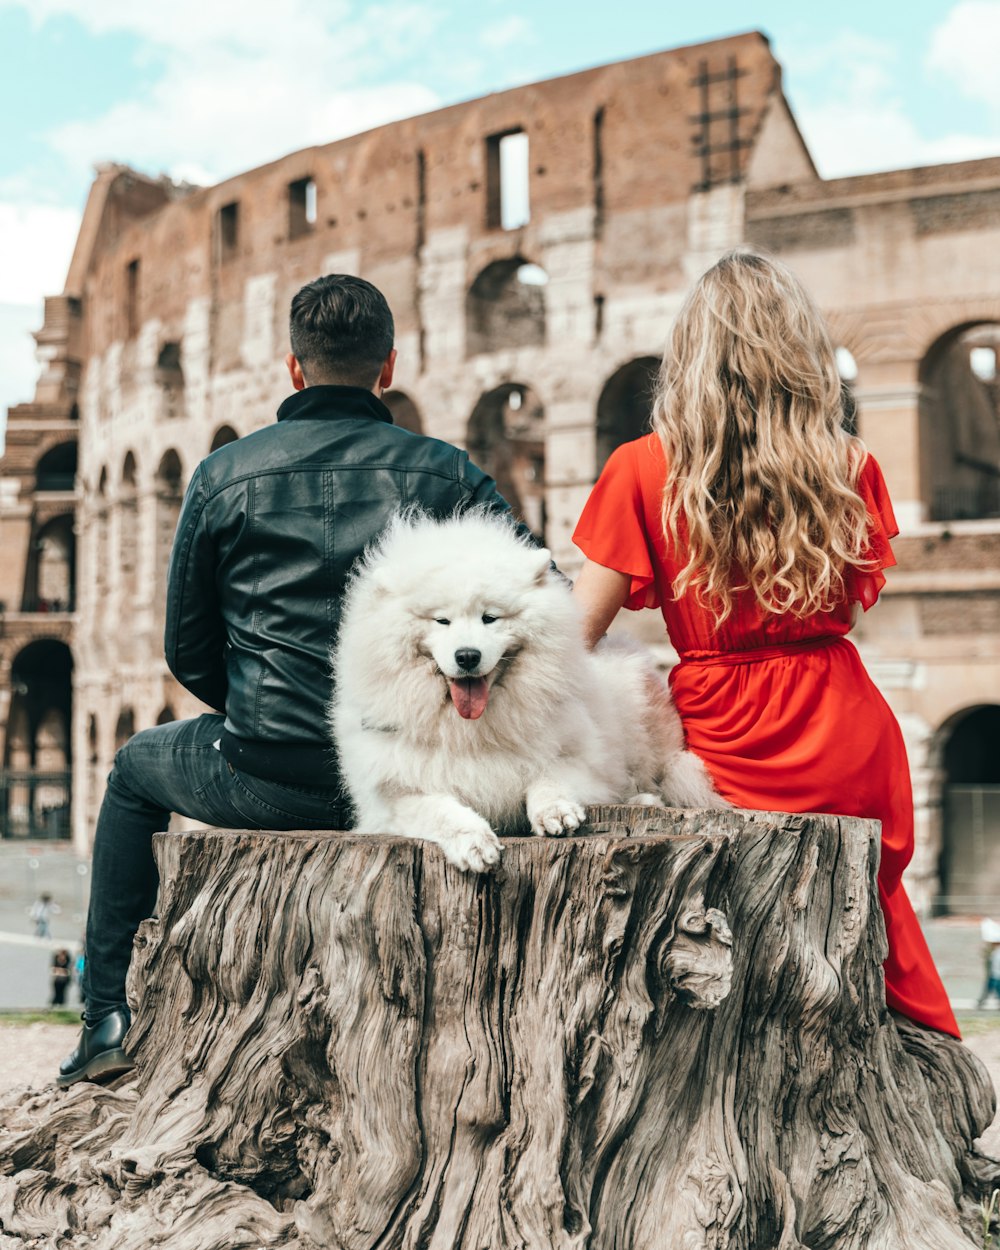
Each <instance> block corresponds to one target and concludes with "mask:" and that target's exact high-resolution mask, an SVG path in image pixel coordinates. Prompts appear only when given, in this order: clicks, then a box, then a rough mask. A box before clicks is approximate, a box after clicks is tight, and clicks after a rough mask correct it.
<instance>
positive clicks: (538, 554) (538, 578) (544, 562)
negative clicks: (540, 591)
mask: <svg viewBox="0 0 1000 1250" xmlns="http://www.w3.org/2000/svg"><path fill="white" fill-rule="evenodd" d="M533 555H534V557H535V559H536V561H537V565H536V568H535V582H536V583H537V584H538V585H539V586H541V585H543V584H544V583H545V581H546V579H547V578H548V576H549V569H550V568H551V567H552V552H551V551H549V549H548V547H539V548H537V550H535V551H534V552H533Z"/></svg>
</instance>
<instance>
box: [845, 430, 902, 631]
mask: <svg viewBox="0 0 1000 1250" xmlns="http://www.w3.org/2000/svg"><path fill="white" fill-rule="evenodd" d="M858 494H859V495H860V496H861V498H862V499H863V500H864V501H865V506H866V508H867V509H868V546H867V547H866V548H865V550H864V551H863V552H862V555H863V557H864V559H865V560H867V561H870V564H869V567H868V568H867V569H859V568H855V567H853V566H852V567H850V568H849V569H848V570H847V597H848V599H849V600H850V602H852V603H860V604H861V606H862V607H863V608H864V610H865V611H866V612H867V611H868V609H869V608H870V607H872V606H873V605H874V603H875V601H876V599H878V597H879V594H880V593H881V591H882V587H883V586H884V585H885V574H884V573H883V572H882V570H883V569H887V568H891V567H892V565H894V564H895V563H896V557H895V556H894V555H893V554H892V547H890V545H889V539H890V538H895V537H896V535H897V534H898V533H899V526H898V525H897V524H896V518H895V516H894V515H893V511H892V504H891V502H890V500H889V491H888V488H887V487H886V484H885V478H884V477H883V476H882V470H881V469H880V468H879V466H878V462H877V461H876V459H875V457H874V456H873V455H871V454H870V453H869V455H868V459H867V460H866V461H865V463H864V466H863V468H862V470H861V474H860V476H859V478H858Z"/></svg>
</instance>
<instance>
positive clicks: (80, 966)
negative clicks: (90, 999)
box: [73, 942, 87, 1003]
mask: <svg viewBox="0 0 1000 1250" xmlns="http://www.w3.org/2000/svg"><path fill="white" fill-rule="evenodd" d="M86 967H87V944H86V942H81V943H80V949H79V950H78V951H77V952H76V959H75V960H74V961H73V972H74V977H75V980H76V992H77V993H78V994H79V996H80V1002H81V1003H82V1002H84V1001H85V1000H84V996H83V974H84V971H85V970H86Z"/></svg>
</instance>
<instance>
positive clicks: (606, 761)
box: [330, 513, 724, 872]
mask: <svg viewBox="0 0 1000 1250" xmlns="http://www.w3.org/2000/svg"><path fill="white" fill-rule="evenodd" d="M550 559H551V557H550V555H549V552H548V551H542V550H538V549H536V548H533V547H530V546H528V545H527V544H526V543H524V542H522V541H520V540H519V539H518V537H517V536H516V535H515V533H514V532H513V530H512V528H511V526H510V525H509V524H508V523H507V522H506V521H504V520H503V519H502V518H498V517H496V516H495V515H492V516H491V515H483V514H481V513H466V514H464V515H463V516H461V517H456V518H452V519H449V520H446V521H436V520H432V519H429V518H426V517H422V516H410V517H400V518H398V519H397V520H396V521H395V522H394V523H393V524H392V525H391V526H390V527H389V529H387V530H386V532H385V533H384V534H383V536H382V538H381V539H380V540H379V541H378V543H377V544H376V545H374V546H373V547H372V548H371V549H369V551H368V552H367V553H366V555H365V557H364V559H363V560H362V561H361V562H360V563H359V566H358V568H357V570H356V572H355V574H354V577H353V578H352V580H351V583H350V585H349V586H348V589H347V594H346V598H345V602H344V606H343V616H342V620H341V627H340V635H339V638H338V642H337V647H336V649H335V651H334V655H333V660H334V669H335V679H336V686H335V693H334V697H333V701H332V703H331V707H330V725H331V729H332V732H333V736H334V740H335V742H336V745H337V751H338V753H339V756H340V763H341V769H342V772H343V777H344V781H345V784H346V786H347V788H348V791H349V792H350V795H351V799H352V801H353V804H354V808H355V814H356V818H357V825H358V828H359V829H360V830H361V831H363V832H369V833H376V832H378V833H395V834H402V835H405V836H409V837H420V838H426V839H428V840H429V841H432V842H437V843H439V844H440V845H441V846H442V848H443V849H444V852H445V855H446V856H447V857H448V859H449V860H450V861H451V862H452V863H453V864H456V865H457V866H458V867H460V868H463V869H470V868H471V869H474V870H476V871H480V872H481V871H484V870H485V869H488V868H489V867H491V866H492V865H494V864H495V863H497V861H498V860H499V857H500V850H501V847H500V842H499V840H498V839H497V836H496V834H497V832H499V833H504V832H510V831H514V830H516V829H518V828H519V827H521V828H523V826H524V823H525V818H527V821H528V822H529V823H530V825H531V828H532V829H533V830H534V831H535V833H539V834H560V833H564V832H567V831H571V830H573V829H575V828H577V827H578V826H579V825H580V823H581V822H582V821H583V819H584V810H583V809H584V806H585V805H586V804H589V803H615V802H627V801H629V800H630V799H635V798H636V797H637V796H640V795H642V796H645V801H652V802H656V801H661V802H664V803H667V804H669V805H676V806H692V807H717V806H723V805H724V804H723V801H722V800H721V799H720V798H719V796H718V795H717V794H716V793H715V791H714V790H713V788H712V784H711V782H710V780H709V777H708V774H707V773H706V771H705V768H704V766H703V764H702V763H701V761H700V760H698V759H697V758H696V757H695V756H694V755H692V754H691V753H690V752H688V751H686V750H685V749H684V738H683V731H682V729H681V725H680V720H679V718H678V716H677V713H676V711H675V710H674V708H673V705H672V703H671V702H670V696H669V693H668V692H667V689H666V687H665V686H664V684H663V682H662V681H661V680H660V678H659V676H658V674H657V673H656V671H655V670H654V668H653V667H652V665H651V664H650V662H649V660H648V659H647V658H646V656H645V655H644V654H643V653H642V652H641V651H640V650H639V649H638V648H623V647H621V646H617V645H612V644H609V643H607V642H605V643H603V644H602V645H601V646H600V647H598V649H597V650H596V651H595V652H593V653H591V652H588V651H587V649H586V648H585V646H584V644H583V638H582V633H581V628H580V620H579V616H578V612H577V608H576V605H575V603H574V601H573V599H572V596H571V595H570V592H569V589H568V587H567V586H566V585H565V583H564V582H562V581H561V580H560V579H559V578H558V577H557V576H556V575H555V574H553V573H552V571H551V569H550ZM484 616H487V617H495V618H496V620H495V621H494V622H492V623H484V621H483V617H484ZM441 621H446V622H448V623H447V624H441V623H439V622H441ZM463 647H470V648H474V649H475V650H478V651H480V652H481V653H482V660H481V661H480V663H479V665H478V667H477V668H476V670H475V672H476V674H477V675H482V676H485V677H486V680H487V681H488V683H489V685H490V696H489V701H488V704H487V706H486V710H485V711H484V712H483V714H482V716H481V717H480V718H479V719H478V720H463V719H462V717H461V716H460V715H459V714H458V712H457V711H456V709H455V706H454V704H453V703H452V701H451V697H450V695H449V687H448V678H453V677H458V676H461V675H462V670H461V668H460V667H459V666H458V664H457V662H456V660H455V651H456V650H458V649H459V648H463ZM651 795H652V796H654V797H653V798H649V796H651Z"/></svg>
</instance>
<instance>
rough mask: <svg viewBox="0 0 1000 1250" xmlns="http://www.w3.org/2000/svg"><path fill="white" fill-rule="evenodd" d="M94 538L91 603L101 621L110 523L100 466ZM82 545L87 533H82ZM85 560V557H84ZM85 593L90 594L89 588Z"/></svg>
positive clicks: (105, 478)
mask: <svg viewBox="0 0 1000 1250" xmlns="http://www.w3.org/2000/svg"><path fill="white" fill-rule="evenodd" d="M94 506H95V509H96V511H95V514H94V520H95V524H94V537H93V544H94V545H93V561H94V578H93V592H92V593H93V602H94V603H95V605H96V608H97V617H98V619H99V620H100V619H102V618H103V616H104V614H105V612H106V607H107V603H108V590H109V587H110V584H111V521H110V515H109V511H108V508H109V503H108V470H107V469H106V468H105V467H103V466H102V468H101V472H100V475H99V476H98V479H97V498H96V499H95V501H94ZM82 537H83V541H84V543H86V542H87V533H86V530H85V529H84V530H83V531H82ZM84 558H85V559H86V557H84ZM86 592H87V593H88V594H89V593H91V589H90V586H87V587H86Z"/></svg>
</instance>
